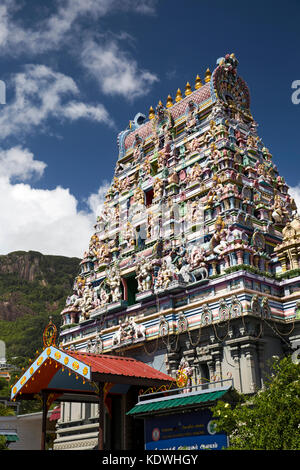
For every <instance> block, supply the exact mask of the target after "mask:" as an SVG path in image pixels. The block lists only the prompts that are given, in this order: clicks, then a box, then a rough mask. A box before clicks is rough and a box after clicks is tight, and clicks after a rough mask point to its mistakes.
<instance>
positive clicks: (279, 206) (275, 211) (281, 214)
mask: <svg viewBox="0 0 300 470" xmlns="http://www.w3.org/2000/svg"><path fill="white" fill-rule="evenodd" d="M271 210H272V217H273V220H274V221H275V223H277V224H280V225H284V224H285V221H286V219H287V218H288V216H289V213H288V211H287V209H286V207H285V203H284V201H283V200H282V199H281V197H280V196H279V194H275V196H274V203H273V205H272V206H271Z"/></svg>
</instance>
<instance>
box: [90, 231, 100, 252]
mask: <svg viewBox="0 0 300 470" xmlns="http://www.w3.org/2000/svg"><path fill="white" fill-rule="evenodd" d="M99 246H100V240H99V238H98V235H96V234H94V235H92V237H91V240H90V244H89V252H88V254H89V255H90V256H97V255H98V250H99Z"/></svg>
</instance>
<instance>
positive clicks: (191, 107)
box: [185, 100, 198, 134]
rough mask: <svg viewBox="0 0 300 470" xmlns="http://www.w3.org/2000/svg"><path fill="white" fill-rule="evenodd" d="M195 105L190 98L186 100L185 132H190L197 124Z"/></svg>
mask: <svg viewBox="0 0 300 470" xmlns="http://www.w3.org/2000/svg"><path fill="white" fill-rule="evenodd" d="M197 111H198V110H197V107H196V105H195V103H194V102H193V101H192V100H190V101H189V102H188V111H187V118H186V125H185V129H186V132H187V134H191V133H192V132H193V130H194V128H195V126H196V125H197Z"/></svg>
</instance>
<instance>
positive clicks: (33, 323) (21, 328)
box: [0, 251, 80, 366]
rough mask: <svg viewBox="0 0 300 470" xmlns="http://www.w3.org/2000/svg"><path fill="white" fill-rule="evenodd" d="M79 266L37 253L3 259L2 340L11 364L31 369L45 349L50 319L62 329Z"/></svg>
mask: <svg viewBox="0 0 300 470" xmlns="http://www.w3.org/2000/svg"><path fill="white" fill-rule="evenodd" d="M79 263H80V260H79V259H78V258H68V257H64V256H51V255H42V254H41V253H38V252H35V251H29V252H24V251H15V252H12V253H9V254H8V255H2V256H0V340H3V341H5V343H6V355H7V359H8V362H9V361H11V360H12V361H13V362H14V363H15V364H17V365H19V366H23V365H24V366H26V365H28V359H29V358H33V357H34V356H35V352H36V350H41V348H42V346H43V340H42V336H43V330H44V328H45V326H46V325H47V323H48V322H49V316H50V315H51V316H52V320H53V322H54V323H55V324H56V326H57V327H58V328H59V326H60V323H61V320H60V312H61V310H62V309H63V307H64V305H65V301H66V298H67V296H68V295H69V294H70V292H71V290H72V286H73V282H74V278H75V276H76V275H77V274H78V272H79ZM12 358H17V359H14V360H13V359H12Z"/></svg>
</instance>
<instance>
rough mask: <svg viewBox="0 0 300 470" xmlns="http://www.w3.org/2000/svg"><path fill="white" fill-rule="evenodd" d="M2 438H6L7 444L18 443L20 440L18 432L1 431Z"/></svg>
mask: <svg viewBox="0 0 300 470" xmlns="http://www.w3.org/2000/svg"><path fill="white" fill-rule="evenodd" d="M0 436H4V437H5V439H6V441H7V442H17V441H18V440H19V437H18V435H17V433H16V432H10V431H0Z"/></svg>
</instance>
